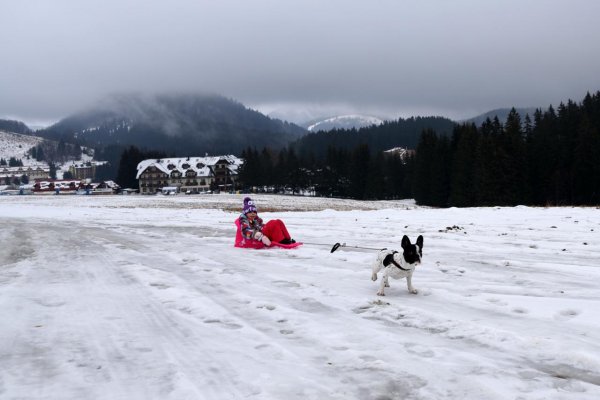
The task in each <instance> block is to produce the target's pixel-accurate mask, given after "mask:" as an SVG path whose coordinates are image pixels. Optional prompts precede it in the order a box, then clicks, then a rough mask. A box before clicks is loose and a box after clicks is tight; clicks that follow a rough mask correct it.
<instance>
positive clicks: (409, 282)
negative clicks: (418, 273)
mask: <svg viewBox="0 0 600 400" xmlns="http://www.w3.org/2000/svg"><path fill="white" fill-rule="evenodd" d="M406 284H407V286H408V291H409V292H410V293H412V294H417V293H419V291H418V290H417V289H415V288H414V287H413V285H412V273H410V274H408V275H407V276H406Z"/></svg>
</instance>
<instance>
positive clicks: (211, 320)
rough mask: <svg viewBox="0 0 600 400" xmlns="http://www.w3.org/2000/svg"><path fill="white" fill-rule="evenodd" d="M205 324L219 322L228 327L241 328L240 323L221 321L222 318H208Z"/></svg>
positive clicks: (218, 323)
mask: <svg viewBox="0 0 600 400" xmlns="http://www.w3.org/2000/svg"><path fill="white" fill-rule="evenodd" d="M204 323H205V324H217V325H220V326H222V327H224V328H227V329H241V328H242V326H241V325H240V324H236V323H234V322H227V321H221V320H220V319H207V320H205V321H204Z"/></svg>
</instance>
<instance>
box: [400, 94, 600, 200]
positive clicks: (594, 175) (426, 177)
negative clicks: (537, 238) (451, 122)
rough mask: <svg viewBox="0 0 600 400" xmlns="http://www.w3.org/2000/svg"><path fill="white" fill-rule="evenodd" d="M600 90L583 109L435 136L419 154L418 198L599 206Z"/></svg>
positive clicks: (570, 107) (565, 108)
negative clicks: (450, 134)
mask: <svg viewBox="0 0 600 400" xmlns="http://www.w3.org/2000/svg"><path fill="white" fill-rule="evenodd" d="M599 160H600V92H597V93H596V94H594V95H591V94H589V93H588V94H587V95H586V96H585V98H584V99H583V101H582V102H581V103H579V104H577V103H575V102H573V101H571V100H569V101H568V102H567V103H566V104H565V103H561V104H560V105H559V106H558V108H557V109H556V110H555V109H554V108H553V107H552V106H550V107H549V108H548V109H547V110H546V111H542V110H540V109H538V110H536V111H535V113H534V115H533V120H532V119H531V118H530V117H529V115H526V116H525V117H524V118H523V119H522V118H521V116H520V115H519V114H518V113H517V112H516V111H515V110H514V109H513V110H511V112H510V113H509V115H508V117H507V120H506V123H505V124H502V123H500V122H499V121H498V119H497V118H494V119H493V120H490V119H489V118H488V119H487V120H486V121H485V122H484V123H483V124H482V125H481V126H479V127H476V126H475V125H473V124H461V125H457V126H455V128H454V131H453V133H452V136H451V137H446V136H440V135H438V134H437V133H436V132H434V131H431V130H428V131H425V132H423V134H422V135H421V139H420V141H419V144H418V146H417V149H416V157H415V165H414V176H413V177H412V181H413V195H414V198H415V200H416V201H417V203H419V204H424V205H431V206H437V207H471V206H491V205H502V206H514V205H518V204H522V205H536V206H544V205H597V204H600V161H599Z"/></svg>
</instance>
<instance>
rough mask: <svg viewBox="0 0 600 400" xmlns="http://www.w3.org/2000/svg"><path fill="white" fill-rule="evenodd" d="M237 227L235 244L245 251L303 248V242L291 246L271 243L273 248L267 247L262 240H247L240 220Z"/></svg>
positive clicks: (236, 223) (236, 224)
mask: <svg viewBox="0 0 600 400" xmlns="http://www.w3.org/2000/svg"><path fill="white" fill-rule="evenodd" d="M235 226H236V227H237V232H236V233H235V243H234V244H233V245H234V246H235V247H241V248H244V249H262V248H265V247H266V248H267V249H269V248H273V247H280V248H282V249H293V248H295V247H298V246H302V242H296V243H290V244H283V243H277V242H271V247H267V246H265V244H264V243H263V242H261V241H260V240H256V239H246V238H245V237H244V236H243V235H242V229H241V228H240V220H239V219H236V220H235Z"/></svg>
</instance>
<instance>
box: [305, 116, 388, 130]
mask: <svg viewBox="0 0 600 400" xmlns="http://www.w3.org/2000/svg"><path fill="white" fill-rule="evenodd" d="M382 123H383V120H382V119H379V118H377V117H372V116H368V115H355V114H353V115H338V116H335V117H330V118H325V119H319V120H313V121H310V122H307V123H305V124H302V126H303V127H305V128H306V129H308V130H309V131H311V132H318V131H331V130H333V129H352V128H355V129H360V128H365V127H368V126H372V125H381V124H382Z"/></svg>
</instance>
